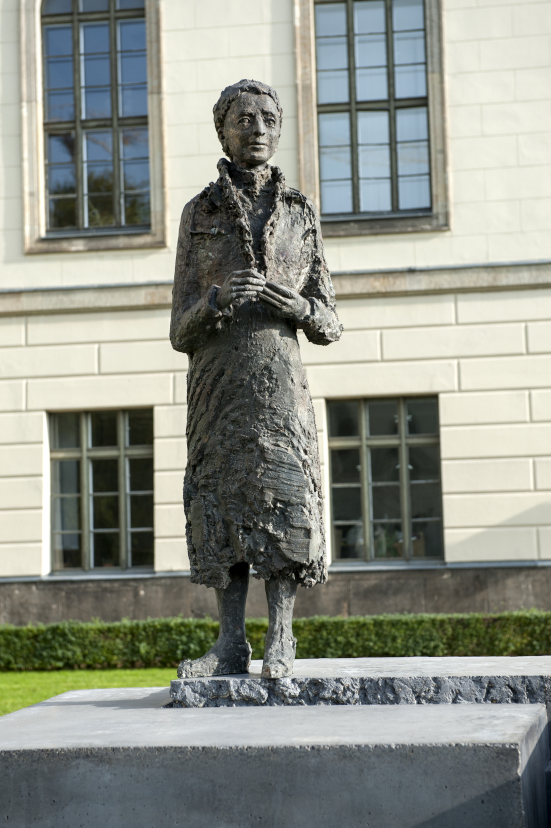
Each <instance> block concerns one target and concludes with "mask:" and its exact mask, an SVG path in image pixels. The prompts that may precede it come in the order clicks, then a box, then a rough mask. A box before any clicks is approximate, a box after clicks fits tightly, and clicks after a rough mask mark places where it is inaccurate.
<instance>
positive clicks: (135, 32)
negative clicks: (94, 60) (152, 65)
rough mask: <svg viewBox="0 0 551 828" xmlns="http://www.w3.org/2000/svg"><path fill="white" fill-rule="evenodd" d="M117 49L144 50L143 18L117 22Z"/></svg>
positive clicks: (127, 50)
mask: <svg viewBox="0 0 551 828" xmlns="http://www.w3.org/2000/svg"><path fill="white" fill-rule="evenodd" d="M119 49H120V51H121V52H134V51H142V50H145V21H144V20H130V21H128V22H124V23H119Z"/></svg>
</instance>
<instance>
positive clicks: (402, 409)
mask: <svg viewBox="0 0 551 828" xmlns="http://www.w3.org/2000/svg"><path fill="white" fill-rule="evenodd" d="M398 431H399V434H400V500H401V507H402V537H403V539H404V540H403V544H404V558H405V560H406V561H409V560H411V551H412V550H411V509H410V497H409V467H408V450H407V445H406V434H407V416H406V402H405V400H404V399H403V398H401V399H400V400H398Z"/></svg>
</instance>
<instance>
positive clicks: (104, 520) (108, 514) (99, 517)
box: [90, 495, 119, 529]
mask: <svg viewBox="0 0 551 828" xmlns="http://www.w3.org/2000/svg"><path fill="white" fill-rule="evenodd" d="M91 512H92V513H91V515H90V522H91V525H92V529H116V528H118V526H119V496H118V495H94V497H93V498H92V509H91Z"/></svg>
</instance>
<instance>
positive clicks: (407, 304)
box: [330, 291, 551, 348]
mask: <svg viewBox="0 0 551 828" xmlns="http://www.w3.org/2000/svg"><path fill="white" fill-rule="evenodd" d="M550 298H551V291H550ZM338 314H339V319H340V320H341V322H342V324H343V326H344V328H345V330H347V331H351V330H358V329H360V330H361V329H363V328H401V327H408V328H410V327H419V326H425V325H431V326H432V325H451V324H453V323H454V321H455V308H454V298H453V296H450V295H448V294H440V295H434V296H433V295H425V296H382V297H377V298H373V297H369V298H366V299H341V300H340V301H339V303H338ZM549 317H550V318H551V313H550V314H549ZM330 347H331V348H332V347H333V346H332V345H331V346H330Z"/></svg>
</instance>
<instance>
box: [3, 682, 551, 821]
mask: <svg viewBox="0 0 551 828" xmlns="http://www.w3.org/2000/svg"><path fill="white" fill-rule="evenodd" d="M169 698H170V697H169V693H168V690H159V689H130V690H128V689H126V690H82V691H74V692H70V693H65V694H63V695H61V696H57V697H55V698H53V699H50V700H49V701H47V702H43V703H41V704H38V705H35V706H33V707H30V708H26V709H24V710H21V711H18V712H17V713H12V714H11V715H8V716H4V717H3V718H1V719H0V779H1V780H2V781H1V784H0V819H1V820H2V823H3V824H6V826H12V828H27V826H31V825H32V826H36V828H61V826H65V825H67V826H71V828H77V826H78V828H98V827H99V826H106V828H107V826H108V828H126V826H128V827H129V828H130V826H131V828H152V827H153V826H155V828H169V826H170V828H172V826H186V828H253V826H254V828H262V827H263V826H266V828H299V826H300V828H310V826H312V828H337V827H338V828H341V826H342V828H364V826H365V828H368V827H369V828H466V827H467V826H468V828H544V826H546V825H547V815H546V803H545V782H544V770H545V766H546V764H547V762H548V759H549V748H548V741H547V734H546V727H547V717H546V711H545V707H544V706H543V705H542V704H523V705H520V704H514V705H511V704H509V705H500V704H493V705H491V704H488V705H478V704H462V705H451V704H441V705H371V706H369V705H365V706H363V705H343V706H335V705H332V706H331V705H330V706H327V705H323V704H322V705H319V704H318V705H312V706H298V707H297V706H295V707H282V706H275V707H273V706H272V707H270V706H262V707H256V708H247V707H241V708H239V707H238V708H234V707H230V708H228V707H225V708H224V707H223V708H217V709H216V708H215V709H199V710H197V709H188V710H174V709H167V708H166V707H164V705H166V704H167V702H168V701H169Z"/></svg>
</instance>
